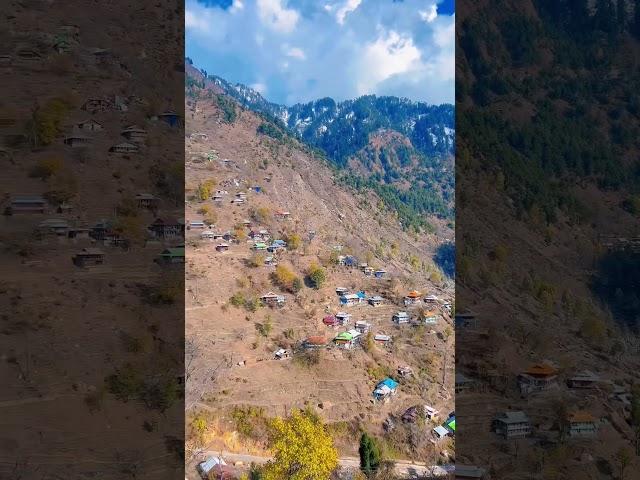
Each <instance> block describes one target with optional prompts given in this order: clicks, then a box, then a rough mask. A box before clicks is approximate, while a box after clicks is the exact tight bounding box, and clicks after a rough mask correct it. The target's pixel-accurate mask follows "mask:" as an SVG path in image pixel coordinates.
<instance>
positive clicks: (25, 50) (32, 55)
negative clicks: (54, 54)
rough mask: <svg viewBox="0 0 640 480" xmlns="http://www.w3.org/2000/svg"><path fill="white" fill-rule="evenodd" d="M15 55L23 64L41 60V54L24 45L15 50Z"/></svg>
mask: <svg viewBox="0 0 640 480" xmlns="http://www.w3.org/2000/svg"><path fill="white" fill-rule="evenodd" d="M15 53H16V57H17V59H18V60H23V61H25V62H29V63H31V62H36V61H39V60H42V54H41V53H40V52H39V51H38V50H36V49H35V48H32V47H30V46H29V45H26V44H25V45H19V46H18V48H16V52H15Z"/></svg>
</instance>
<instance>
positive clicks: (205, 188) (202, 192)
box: [196, 178, 216, 202]
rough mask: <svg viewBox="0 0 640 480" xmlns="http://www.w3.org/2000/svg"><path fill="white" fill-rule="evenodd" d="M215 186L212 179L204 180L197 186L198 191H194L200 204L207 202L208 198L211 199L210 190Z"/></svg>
mask: <svg viewBox="0 0 640 480" xmlns="http://www.w3.org/2000/svg"><path fill="white" fill-rule="evenodd" d="M215 186H216V181H215V180H214V179H212V178H210V179H209V180H205V181H204V182H202V183H201V184H200V185H198V189H197V191H196V196H197V198H198V200H200V201H202V202H204V201H205V200H208V199H209V197H211V193H212V190H213V189H214V188H215Z"/></svg>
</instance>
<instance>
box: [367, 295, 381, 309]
mask: <svg viewBox="0 0 640 480" xmlns="http://www.w3.org/2000/svg"><path fill="white" fill-rule="evenodd" d="M383 302H384V298H382V297H381V296H379V295H376V296H374V297H370V298H369V305H371V306H373V307H379V306H380V305H382V303H383Z"/></svg>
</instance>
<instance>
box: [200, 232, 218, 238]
mask: <svg viewBox="0 0 640 480" xmlns="http://www.w3.org/2000/svg"><path fill="white" fill-rule="evenodd" d="M215 235H216V234H215V233H214V232H212V231H210V230H207V231H206V232H202V233H201V234H200V238H201V239H203V240H213V239H214V237H215Z"/></svg>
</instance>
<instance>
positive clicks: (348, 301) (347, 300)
mask: <svg viewBox="0 0 640 480" xmlns="http://www.w3.org/2000/svg"><path fill="white" fill-rule="evenodd" d="M363 300H364V298H363V297H361V296H360V295H358V294H356V293H350V294H347V295H343V296H341V297H340V304H341V305H344V306H347V307H351V306H354V305H360V304H361V303H362V301H363Z"/></svg>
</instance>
